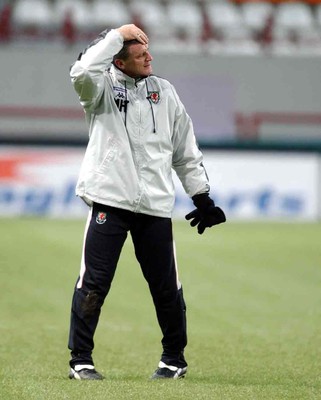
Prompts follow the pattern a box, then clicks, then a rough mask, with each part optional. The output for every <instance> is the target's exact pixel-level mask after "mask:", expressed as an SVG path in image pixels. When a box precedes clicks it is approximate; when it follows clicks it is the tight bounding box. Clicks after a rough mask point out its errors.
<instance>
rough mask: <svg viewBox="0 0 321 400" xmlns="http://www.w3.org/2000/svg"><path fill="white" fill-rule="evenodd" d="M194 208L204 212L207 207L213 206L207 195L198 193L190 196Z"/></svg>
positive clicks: (212, 201)
mask: <svg viewBox="0 0 321 400" xmlns="http://www.w3.org/2000/svg"><path fill="white" fill-rule="evenodd" d="M192 200H193V203H194V206H195V207H196V208H198V209H199V210H200V211H206V210H207V209H208V208H209V207H212V206H215V203H214V200H213V199H211V198H210V196H209V193H208V192H207V193H199V194H195V195H194V196H192Z"/></svg>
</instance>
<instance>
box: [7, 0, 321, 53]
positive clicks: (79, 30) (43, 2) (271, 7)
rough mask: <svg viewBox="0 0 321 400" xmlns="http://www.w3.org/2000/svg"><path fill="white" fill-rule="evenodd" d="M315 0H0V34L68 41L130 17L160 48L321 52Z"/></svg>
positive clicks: (320, 10)
mask: <svg viewBox="0 0 321 400" xmlns="http://www.w3.org/2000/svg"><path fill="white" fill-rule="evenodd" d="M319 1H320V0H319ZM319 1H318V0H308V1H306V2H303V0H302V1H282V0H279V1H275V0H271V1H268V0H261V1H260V0H258V1H255V0H254V1H253V0H252V1H251V0H248V1H247V0H235V1H229V0H13V1H4V0H2V1H0V41H1V42H2V43H8V42H13V43H15V42H25V41H29V42H35V43H37V42H42V41H46V42H47V43H50V42H52V43H67V44H73V43H77V42H79V41H88V40H90V39H92V38H93V37H95V35H96V34H97V32H99V31H100V30H103V29H106V28H112V27H116V26H120V25H122V24H125V23H131V22H134V23H136V24H137V25H139V26H141V27H142V28H143V29H145V30H146V32H147V33H148V34H149V35H150V37H151V38H152V39H153V42H154V43H155V44H156V45H158V46H159V47H160V48H161V47H163V48H164V49H165V51H171V50H173V51H175V50H177V48H179V47H181V48H185V49H187V50H189V51H196V52H197V51H201V52H203V53H206V52H208V53H213V52H214V53H215V52H217V51H223V52H226V51H228V52H236V53H243V54H246V53H250V54H255V53H260V52H262V51H266V50H267V49H268V50H269V51H270V52H273V51H275V52H277V53H280V52H281V53H282V51H283V52H285V53H289V52H291V51H295V52H296V53H300V52H303V53H304V54H307V53H315V54H321V4H320V3H319ZM169 39H171V40H170V41H169ZM169 44H170V45H169Z"/></svg>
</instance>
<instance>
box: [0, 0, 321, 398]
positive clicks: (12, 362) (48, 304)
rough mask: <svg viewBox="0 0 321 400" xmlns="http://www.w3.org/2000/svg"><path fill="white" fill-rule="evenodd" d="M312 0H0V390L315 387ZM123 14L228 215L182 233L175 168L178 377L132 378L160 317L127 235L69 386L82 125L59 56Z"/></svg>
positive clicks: (307, 391) (98, 392)
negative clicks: (86, 356) (183, 329)
mask: <svg viewBox="0 0 321 400" xmlns="http://www.w3.org/2000/svg"><path fill="white" fill-rule="evenodd" d="M142 4H143V7H144V10H145V13H140V14H139V13H135V14H134V15H133V17H130V18H128V16H126V13H127V12H128V11H129V10H133V7H134V5H135V7H138V8H139V7H141V5H142ZM98 5H99V6H100V7H107V9H108V11H105V12H97V9H98V11H99V7H97V6H98ZM210 5H211V7H210V8H212V7H213V8H214V9H215V8H216V7H217V9H219V10H220V11H219V18H218V19H217V18H215V15H216V14H215V12H213V13H212V12H210V11H209V8H207V7H209V6H210ZM122 6H123V7H122ZM176 6H177V7H179V8H178V9H176V11H175V7H176ZM70 7H71V8H72V10H71V11H70ZM147 9H148V12H146V10H147ZM224 9H225V11H224ZM68 10H69V11H68ZM94 10H95V12H94ZM100 10H101V9H100ZM155 10H156V11H155ZM173 10H174V12H173ZM319 10H320V6H319V4H318V2H317V1H312V0H311V1H310V2H306V3H303V2H277V1H273V2H269V3H268V2H255V1H251V2H241V1H238V2H235V3H233V2H228V1H225V2H224V1H221V2H220V1H210V0H209V1H201V0H200V1H196V0H195V1H192V0H186V1H185V0H183V1H179V0H168V1H163V0H149V1H145V2H143V1H142V0H139V1H138V0H127V1H120V0H116V1H112V0H102V1H100V0H91V1H79V0H69V1H67V2H66V1H62V0H53V1H48V2H47V1H45V0H39V1H38V0H16V1H3V0H0V41H1V43H0V72H1V79H0V93H1V96H0V238H1V240H0V304H1V307H0V334H1V342H0V355H1V357H0V358H1V361H2V363H1V367H0V387H1V389H0V392H1V398H5V399H7V400H16V399H21V400H39V399H48V400H57V399H77V400H80V399H86V400H88V399H95V400H105V399H106V398H108V399H114V400H122V399H124V400H125V399H126V400H128V399H134V400H137V399H139V400H144V399H146V400H150V399H164V398H168V399H174V398H175V399H177V400H179V399H184V400H195V399H204V400H205V399H206V400H208V399H213V400H215V399H220V400H221V399H231V400H233V399H247V400H258V399H259V400H265V399H266V400H274V399H276V400H280V399H282V400H298V399H300V400H311V399H320V393H321V381H320V358H321V354H320V353H321V347H320V341H321V333H320V332H321V330H320V326H321V314H320V303H321V292H320V282H321V275H320V273H321V272H320V271H321V270H320V263H321V257H320V256H321V254H320V243H319V242H320V229H321V224H320V223H319V222H320V209H321V206H320V203H321V202H320V196H321V190H320V187H321V186H320V185H321V182H320V179H321V178H320V175H321V165H320V151H321V121H320V119H321V110H320V105H321V90H320V89H321V88H320V85H321V82H320V77H319V75H320V74H319V71H320V67H319V65H320V54H321V51H320V15H321V13H320V11H319ZM271 11H272V14H270V12H271ZM98 16H99V17H100V18H97V17H98ZM210 16H211V17H213V18H214V19H213V20H212V19H210ZM246 16H247V17H246ZM138 17H141V18H140V23H143V22H144V24H145V26H144V27H145V29H148V33H149V35H150V37H151V45H150V47H151V52H152V54H153V56H154V62H153V64H154V71H155V73H156V74H158V75H161V76H163V77H166V78H168V79H170V80H171V81H172V82H173V83H174V84H175V86H176V87H177V90H178V92H179V94H180V96H181V97H182V100H183V101H184V103H185V105H186V108H187V110H188V112H189V114H190V115H191V116H192V118H193V121H194V125H195V131H196V135H197V139H198V141H199V143H200V146H201V148H202V149H203V151H204V156H205V163H206V167H207V169H208V172H209V176H210V179H211V185H212V193H213V195H214V196H215V199H216V202H217V203H218V204H219V205H221V206H222V207H223V208H224V210H225V211H226V214H227V218H228V223H226V224H222V225H219V226H218V227H216V228H215V229H214V228H213V229H211V230H208V231H206V233H205V234H204V235H202V236H200V235H197V234H196V232H195V230H193V229H191V228H190V227H189V225H188V223H187V221H183V220H181V217H182V216H183V215H184V213H185V212H186V211H187V210H190V209H191V207H192V204H190V202H189V199H187V198H186V195H185V194H184V193H183V191H182V189H181V186H180V185H179V183H178V182H177V202H176V208H175V217H177V218H176V219H175V221H174V232H175V239H176V246H177V261H178V265H179V271H180V277H181V279H182V281H183V285H184V290H185V298H186V300H187V305H188V306H187V307H188V325H189V326H188V328H189V345H188V348H187V349H186V350H187V351H186V353H187V356H188V360H189V372H188V376H187V378H186V379H185V380H183V381H178V382H166V384H164V382H151V381H150V380H149V379H148V377H149V376H150V374H151V372H152V371H153V369H154V368H155V360H158V357H159V350H160V349H159V347H158V346H157V344H158V343H159V339H160V338H159V328H158V326H157V322H156V318H155V315H154V310H153V305H152V302H151V299H150V295H149V292H148V288H147V286H146V283H145V281H144V280H143V279H142V276H141V273H140V270H139V268H137V262H136V260H135V255H134V249H133V246H132V243H131V241H130V240H127V241H126V243H125V246H124V249H123V252H122V256H121V258H120V262H119V266H118V271H117V274H116V277H115V281H114V284H113V288H112V293H111V295H110V296H109V298H108V302H106V303H107V304H105V306H104V310H103V312H102V316H101V320H100V327H99V329H98V331H97V348H96V350H95V362H96V366H97V369H99V371H101V372H102V373H103V374H104V375H105V376H106V378H107V379H105V380H104V382H102V384H101V385H100V384H98V385H97V384H96V382H95V383H93V385H91V384H90V382H83V383H84V384H81V385H80V386H79V385H78V383H79V382H70V381H69V379H68V378H67V370H68V368H67V362H68V358H69V354H68V349H67V346H66V343H67V337H68V327H69V315H70V309H69V307H70V302H71V295H72V290H73V286H74V282H75V278H76V276H77V273H78V271H79V262H80V256H81V246H82V239H83V237H82V236H83V229H84V225H85V220H86V216H87V210H86V207H85V206H84V205H83V204H82V202H81V201H80V200H79V199H77V198H76V197H75V195H74V186H75V181H76V179H77V175H78V171H79V167H80V162H81V159H82V155H83V152H84V150H85V145H86V141H87V129H86V126H85V121H84V117H83V112H82V110H81V108H80V105H79V103H78V99H77V96H76V94H75V92H74V90H73V88H72V86H71V83H70V79H69V74H68V72H69V66H70V64H71V63H72V62H73V61H74V60H75V58H76V57H77V55H78V53H79V51H81V49H82V48H83V47H84V46H86V44H87V43H88V42H89V41H90V40H91V39H93V38H94V37H95V36H96V35H97V32H99V31H100V30H101V29H103V28H105V27H108V26H109V27H114V26H119V25H121V24H122V23H126V22H130V20H131V19H132V18H133V20H135V22H136V21H138V20H139V18H138ZM144 17H146V18H144ZM129 19H130V20H129ZM101 20H103V26H101V23H102V22H101ZM88 21H90V23H88ZM211 21H212V22H211ZM214 21H215V23H214ZM218 24H220V27H219V26H218ZM223 25H224V26H223ZM65 218H68V220H66V219H65ZM280 221H281V223H280ZM129 299H130V301H129ZM155 343H156V345H155ZM87 383H88V385H87Z"/></svg>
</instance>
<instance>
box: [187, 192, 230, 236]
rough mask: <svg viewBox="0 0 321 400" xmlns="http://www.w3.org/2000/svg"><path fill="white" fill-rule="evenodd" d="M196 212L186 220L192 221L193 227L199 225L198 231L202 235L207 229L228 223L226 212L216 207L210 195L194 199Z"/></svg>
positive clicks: (199, 195)
mask: <svg viewBox="0 0 321 400" xmlns="http://www.w3.org/2000/svg"><path fill="white" fill-rule="evenodd" d="M192 200H193V203H194V205H195V207H197V208H196V209H195V210H193V211H191V212H190V213H189V214H187V215H186V216H185V219H187V220H190V219H191V220H192V221H191V223H190V224H191V226H196V225H197V231H198V233H199V234H200V235H201V234H202V233H203V232H204V231H205V229H206V228H210V227H212V226H213V225H218V224H221V223H223V222H225V221H226V217H225V214H224V211H223V210H222V209H221V208H220V207H216V206H215V204H214V201H213V200H212V199H211V198H210V196H209V194H208V193H201V194H196V195H195V196H193V197H192Z"/></svg>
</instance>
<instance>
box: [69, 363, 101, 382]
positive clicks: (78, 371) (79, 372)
mask: <svg viewBox="0 0 321 400" xmlns="http://www.w3.org/2000/svg"><path fill="white" fill-rule="evenodd" d="M69 378H70V379H77V380H95V381H101V380H102V379H104V377H103V376H102V375H101V374H100V373H99V372H97V371H96V370H95V368H94V366H93V365H75V366H74V367H73V368H70V372H69Z"/></svg>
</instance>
